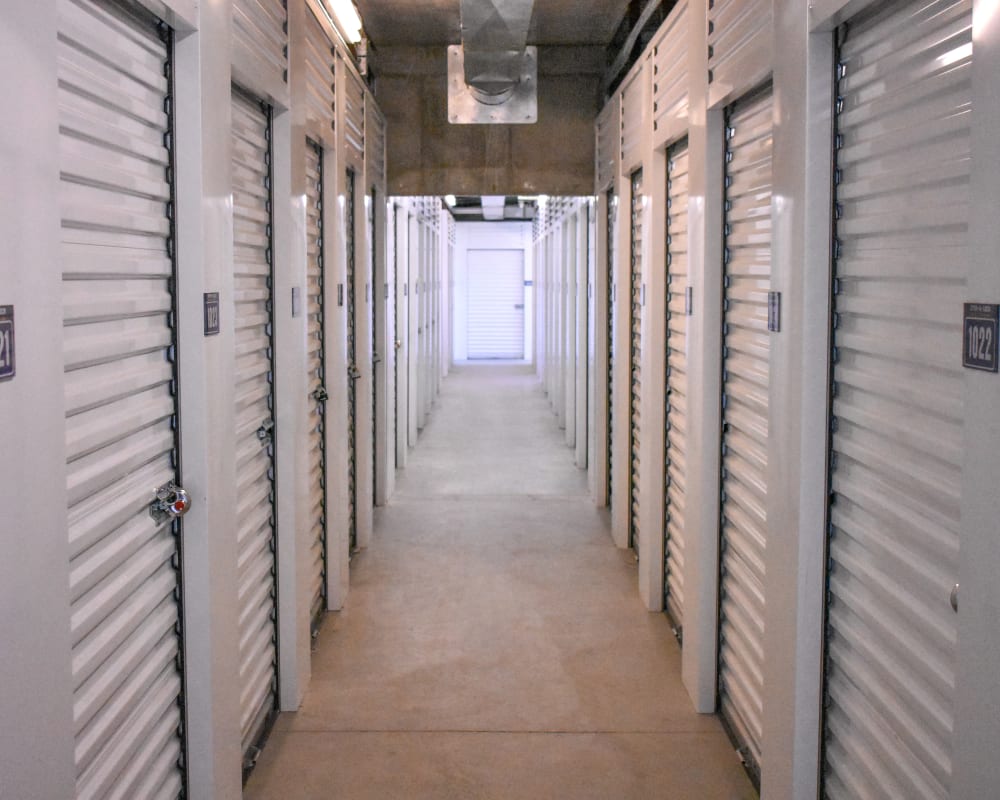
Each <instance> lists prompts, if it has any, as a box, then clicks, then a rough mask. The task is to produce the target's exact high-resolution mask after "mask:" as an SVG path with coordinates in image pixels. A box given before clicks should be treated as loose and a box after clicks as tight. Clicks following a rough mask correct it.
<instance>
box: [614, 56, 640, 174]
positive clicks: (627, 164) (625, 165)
mask: <svg viewBox="0 0 1000 800" xmlns="http://www.w3.org/2000/svg"><path fill="white" fill-rule="evenodd" d="M645 77H646V76H645V62H644V61H640V62H639V63H638V64H637V65H636V66H635V67H634V68H633V70H632V73H631V74H630V75H629V76H627V77H626V78H625V83H624V84H623V86H622V89H621V91H620V93H619V95H620V97H621V104H622V111H621V126H622V127H621V166H622V175H630V174H631V173H632V171H633V170H635V168H636V167H638V166H639V164H640V163H641V161H642V126H643V123H644V121H645V119H646V108H645V106H644V103H643V100H644V97H643V94H644V93H643V91H642V89H643V81H644V80H645Z"/></svg>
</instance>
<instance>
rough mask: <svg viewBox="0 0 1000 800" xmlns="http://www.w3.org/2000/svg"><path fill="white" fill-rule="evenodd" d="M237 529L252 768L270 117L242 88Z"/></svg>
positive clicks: (267, 370)
mask: <svg viewBox="0 0 1000 800" xmlns="http://www.w3.org/2000/svg"><path fill="white" fill-rule="evenodd" d="M232 120H233V122H232V125H233V127H232V145H233V153H232V159H233V237H234V247H233V274H234V287H233V291H234V302H235V318H234V322H235V325H236V369H235V374H234V377H235V381H236V392H235V403H236V407H235V415H236V519H237V559H238V569H239V636H240V732H241V736H242V744H243V753H244V757H245V758H246V759H247V762H246V764H245V766H252V764H253V760H254V759H255V757H256V745H257V742H258V740H259V739H260V737H261V735H262V733H264V732H265V730H266V728H267V726H268V725H269V723H270V721H271V719H272V716H273V714H274V710H275V702H276V689H277V663H278V662H277V637H276V628H275V625H276V619H277V614H276V613H275V612H276V607H275V599H276V596H277V594H276V583H275V571H276V565H275V533H276V530H275V508H274V385H273V384H274V369H273V364H272V358H273V350H272V339H271V334H272V291H271V290H272V274H273V271H272V258H271V254H272V244H271V188H270V186H271V141H270V140H271V112H270V109H269V108H267V107H266V106H264V105H263V104H262V103H261V102H260V101H258V100H256V99H255V98H253V97H250V96H249V95H246V94H244V93H243V92H242V91H241V90H239V89H237V88H236V87H233V108H232Z"/></svg>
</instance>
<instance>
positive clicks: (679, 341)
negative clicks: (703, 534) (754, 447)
mask: <svg viewBox="0 0 1000 800" xmlns="http://www.w3.org/2000/svg"><path fill="white" fill-rule="evenodd" d="M687 213H688V145H687V139H685V140H684V141H682V142H679V143H678V144H675V145H674V146H673V147H671V148H670V149H669V150H668V151H667V373H666V374H667V404H666V413H665V419H666V429H667V430H666V436H665V437H664V442H665V444H666V468H665V470H664V474H665V475H666V486H665V487H664V491H665V495H664V504H663V505H664V512H665V518H664V522H663V530H664V533H665V542H664V547H663V552H664V558H665V563H664V566H665V575H664V582H663V591H664V608H666V610H667V613H668V614H670V618H671V620H672V621H673V625H674V633H675V634H676V635H677V638H678V639H680V638H681V637H682V630H683V626H684V505H685V486H686V485H687V480H686V477H685V476H686V474H687V468H686V464H687V393H688V391H687V282H688V266H687V244H688V242H687V239H688V236H687Z"/></svg>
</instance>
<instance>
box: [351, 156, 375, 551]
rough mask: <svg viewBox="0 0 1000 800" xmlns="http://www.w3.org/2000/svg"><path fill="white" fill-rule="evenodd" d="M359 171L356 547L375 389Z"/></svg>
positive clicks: (362, 536)
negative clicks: (358, 373) (358, 371)
mask: <svg viewBox="0 0 1000 800" xmlns="http://www.w3.org/2000/svg"><path fill="white" fill-rule="evenodd" d="M363 174H364V173H362V172H361V171H359V172H358V174H357V175H356V176H355V181H356V183H355V189H356V191H355V199H356V201H357V205H356V207H355V209H354V241H355V242H356V243H357V244H356V250H355V257H354V329H355V343H354V345H355V348H356V350H355V364H356V365H357V367H358V369H359V370H360V371H361V377H360V378H358V379H357V381H355V388H356V391H357V394H356V395H355V400H354V423H355V425H356V426H357V434H356V439H355V442H356V446H355V453H354V457H355V459H356V461H355V463H356V465H357V470H356V472H355V480H356V481H357V501H358V502H357V507H356V508H355V511H354V513H355V514H356V515H357V525H358V547H359V548H362V549H364V548H366V547H368V545H369V544H370V543H371V538H372V511H373V507H374V496H373V493H372V479H373V478H374V476H375V465H374V463H373V459H374V450H373V439H374V435H375V429H374V423H375V419H374V417H373V414H372V397H373V392H374V390H375V364H373V363H372V352H373V351H372V342H373V335H374V330H373V329H372V304H373V303H374V302H375V291H374V289H375V283H374V276H373V275H372V269H371V264H372V259H371V246H372V243H371V233H370V231H369V229H368V211H369V209H370V208H371V202H372V199H371V192H370V190H369V189H368V187H367V185H366V183H365V182H364V180H363V178H362V175H363Z"/></svg>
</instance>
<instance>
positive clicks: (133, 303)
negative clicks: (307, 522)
mask: <svg viewBox="0 0 1000 800" xmlns="http://www.w3.org/2000/svg"><path fill="white" fill-rule="evenodd" d="M57 8H58V13H59V20H58V31H59V49H58V58H59V66H58V74H59V129H60V138H59V165H60V173H61V184H60V198H59V201H60V203H59V204H60V208H59V210H60V216H61V220H62V231H61V242H62V246H61V250H60V253H61V268H62V274H63V315H64V324H65V327H64V329H63V334H64V337H63V342H64V349H63V352H64V364H65V370H66V374H65V402H66V453H67V464H66V478H67V492H68V499H69V509H68V534H69V553H70V601H71V617H70V626H71V634H72V653H71V669H72V679H73V724H74V734H75V742H76V748H75V759H76V796H77V797H81V798H98V797H101V798H103V797H178V796H180V795H182V794H183V792H184V774H183V769H182V766H181V765H182V763H183V755H182V754H183V743H182V729H183V725H182V711H181V709H182V703H183V698H182V676H181V668H180V664H181V663H182V662H181V658H180V650H181V634H180V624H181V613H180V575H179V569H180V553H179V546H178V544H179V542H178V539H179V536H180V527H179V523H178V522H176V521H174V522H172V521H171V520H170V519H169V518H160V519H157V518H154V516H153V515H152V514H151V511H150V505H151V503H152V502H153V500H154V499H155V498H154V494H155V490H156V489H157V488H158V487H161V486H164V485H166V484H169V483H174V482H176V481H177V480H178V477H179V476H178V457H177V438H176V436H177V383H176V366H175V364H176V362H175V351H174V341H175V330H174V320H175V316H174V263H173V238H172V237H173V232H172V220H171V216H170V213H171V211H170V209H171V195H172V186H171V175H170V173H171V170H172V168H171V158H172V157H171V151H170V147H171V143H170V141H171V140H170V130H171V117H170V107H171V103H170V101H169V96H170V92H171V86H170V83H171V81H170V44H169V42H170V34H169V31H167V29H165V28H162V27H159V26H158V24H157V22H156V21H155V20H153V19H152V18H151V17H148V16H146V15H145V14H139V13H138V12H137V13H136V14H133V13H131V12H130V11H129V10H128V9H127V7H126V6H123V5H121V4H118V3H110V2H92V1H91V0H59V3H58V5H57ZM55 567H56V565H53V569H55ZM8 723H9V724H11V725H14V726H15V728H16V720H8Z"/></svg>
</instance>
